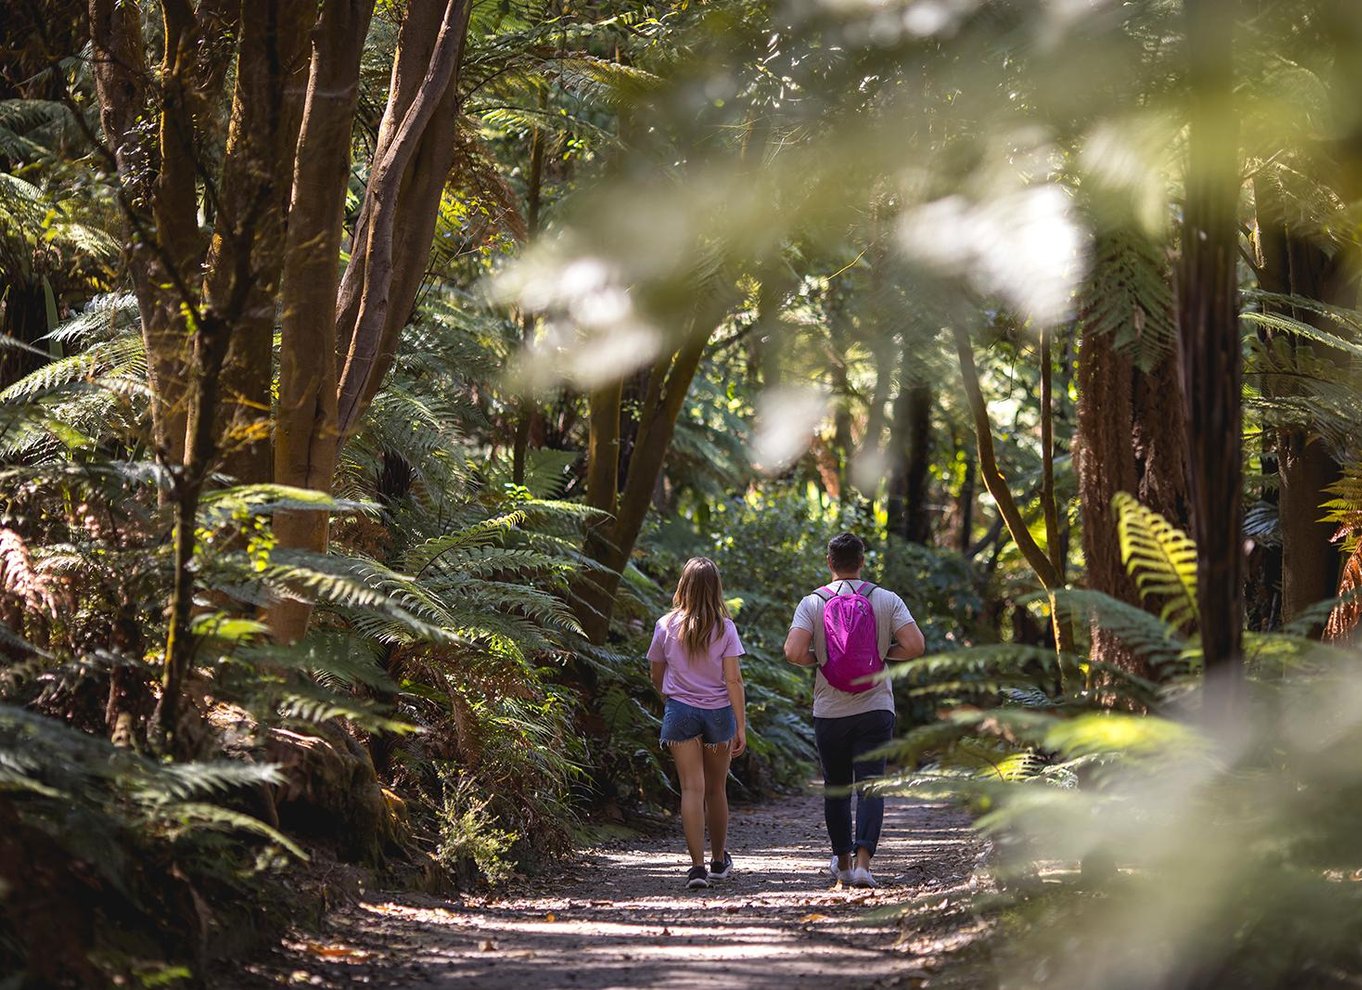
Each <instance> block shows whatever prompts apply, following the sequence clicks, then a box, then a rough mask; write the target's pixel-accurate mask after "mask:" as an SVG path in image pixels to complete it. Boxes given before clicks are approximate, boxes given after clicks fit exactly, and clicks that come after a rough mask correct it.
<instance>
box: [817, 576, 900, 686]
mask: <svg viewBox="0 0 1362 990" xmlns="http://www.w3.org/2000/svg"><path fill="white" fill-rule="evenodd" d="M874 590H875V586H874V585H873V584H871V583H870V582H869V581H862V582H860V584H859V586H857V585H852V589H851V594H849V595H839V594H837V592H835V591H833V590H832V588H831V586H828V587H823V588H819V589H818V590H817V591H815V592H814V594H815V595H817V596H818V597H819V598H821V599H823V633H824V636H825V637H826V639H827V654H828V655H827V660H826V661H825V662H824V663H823V666H822V668H821V669H822V671H823V677H824V679H825V680H827V682H828V683H829V684H831V685H832V686H833V687H835V688H836V689H837V690H839V691H847V692H849V693H851V694H860V693H861V692H862V691H869V690H870V689H871V688H873V687H874V686H875V684H876V681H875V675H876V674H878V673H879V672H880V671H882V670H884V658H883V657H882V656H880V636H879V629H878V627H877V626H876V624H875V609H874V608H873V607H872V606H871V604H870V593H871V592H872V591H874Z"/></svg>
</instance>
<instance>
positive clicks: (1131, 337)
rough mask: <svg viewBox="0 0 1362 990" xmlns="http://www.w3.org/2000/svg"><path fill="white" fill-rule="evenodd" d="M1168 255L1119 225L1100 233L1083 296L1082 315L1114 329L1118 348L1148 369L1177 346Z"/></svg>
mask: <svg viewBox="0 0 1362 990" xmlns="http://www.w3.org/2000/svg"><path fill="white" fill-rule="evenodd" d="M1167 268H1168V263H1167V259H1166V258H1165V257H1164V256H1163V254H1162V253H1161V252H1160V251H1159V249H1158V247H1157V246H1156V245H1155V244H1154V243H1153V242H1152V241H1151V240H1150V239H1149V238H1148V237H1146V236H1144V235H1143V234H1140V233H1137V232H1134V231H1121V232H1117V233H1113V234H1107V235H1105V236H1103V237H1102V238H1100V239H1099V241H1098V244H1097V246H1096V250H1095V252H1094V258H1093V270H1092V274H1091V275H1090V277H1089V281H1088V284H1087V286H1086V288H1085V289H1084V292H1083V296H1082V299H1081V302H1080V312H1081V314H1082V321H1083V324H1084V326H1085V327H1086V328H1088V329H1089V330H1091V331H1093V332H1096V333H1106V334H1111V335H1112V336H1113V338H1114V340H1115V343H1116V349H1117V351H1119V352H1120V353H1123V354H1129V355H1130V356H1131V357H1133V358H1134V360H1135V363H1136V364H1137V365H1138V366H1139V367H1140V368H1142V369H1143V370H1145V371H1148V370H1150V369H1151V368H1153V367H1154V365H1155V364H1157V363H1158V362H1159V361H1160V360H1162V359H1163V358H1164V356H1166V355H1167V354H1168V353H1169V352H1170V351H1171V350H1172V348H1173V346H1174V343H1175V342H1176V340H1177V324H1176V322H1175V320H1174V318H1173V313H1174V308H1175V307H1174V304H1173V290H1172V287H1171V284H1170V282H1169V277H1168V272H1167Z"/></svg>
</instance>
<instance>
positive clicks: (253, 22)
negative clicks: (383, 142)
mask: <svg viewBox="0 0 1362 990" xmlns="http://www.w3.org/2000/svg"><path fill="white" fill-rule="evenodd" d="M241 13H242V17H241V43H240V54H239V55H238V57H237V63H236V65H237V69H236V91H235V93H234V94H233V98H232V123H231V129H230V131H229V133H228V137H227V152H226V156H225V159H224V167H223V176H222V189H221V199H220V202H219V211H220V212H219V216H218V221H219V222H218V225H217V227H218V229H217V232H216V234H215V236H214V238H213V243H212V246H211V248H210V250H209V254H208V263H209V269H210V274H209V278H208V292H209V296H210V297H212V296H213V295H218V294H221V293H222V292H223V291H224V289H225V287H226V285H229V284H230V283H231V282H232V281H233V280H234V279H235V277H236V274H235V273H236V270H237V268H238V267H239V265H238V263H237V260H236V259H235V258H234V257H233V256H232V254H233V252H234V251H246V252H248V253H249V255H250V262H249V270H250V275H249V278H250V281H251V288H250V293H249V296H248V301H247V303H246V306H245V311H244V312H243V314H242V317H241V319H240V320H239V321H238V323H237V325H236V326H234V327H232V330H231V339H230V341H229V342H228V346H227V355H226V358H225V359H224V362H223V366H222V381H221V383H220V384H219V385H218V396H219V402H218V404H217V407H216V409H215V412H214V416H215V419H216V422H217V426H216V429H217V430H218V435H219V437H220V443H221V448H222V452H223V455H224V468H225V470H226V472H227V473H228V474H230V475H232V476H233V477H234V478H236V479H237V480H238V481H241V482H246V483H259V482H265V481H268V480H270V477H271V475H272V473H273V472H272V464H271V461H272V454H271V449H270V432H271V430H270V426H271V421H272V420H273V418H274V411H273V409H272V398H271V392H272V390H273V386H274V326H275V304H276V300H277V298H278V292H279V283H280V277H281V274H282V270H283V266H284V229H285V219H286V217H287V216H288V210H289V199H290V191H291V188H292V184H293V174H294V168H293V163H294V155H295V149H296V147H297V141H298V126H299V121H300V119H301V116H302V107H303V94H304V89H305V85H306V79H307V46H308V34H309V31H310V29H311V27H312V24H313V20H314V19H315V16H316V11H315V8H314V7H312V6H310V5H308V4H306V3H298V2H297V0H244V2H243V4H242V11H241ZM231 223H236V224H249V225H250V232H249V236H246V235H247V232H246V231H245V230H227V229H224V228H225V227H226V226H227V225H228V224H231Z"/></svg>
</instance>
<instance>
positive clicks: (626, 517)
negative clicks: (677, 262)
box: [573, 333, 709, 643]
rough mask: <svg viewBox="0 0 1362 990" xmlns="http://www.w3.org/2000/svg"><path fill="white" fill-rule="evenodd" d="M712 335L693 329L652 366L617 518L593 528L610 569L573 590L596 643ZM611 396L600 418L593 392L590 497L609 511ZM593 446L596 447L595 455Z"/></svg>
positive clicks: (589, 546) (594, 552)
mask: <svg viewBox="0 0 1362 990" xmlns="http://www.w3.org/2000/svg"><path fill="white" fill-rule="evenodd" d="M708 341H709V334H707V333H693V334H692V335H691V336H690V337H689V338H688V339H687V340H686V341H685V342H684V343H683V344H682V346H681V348H680V349H679V350H678V351H676V352H674V353H671V354H667V355H665V356H664V357H663V358H662V359H661V360H660V361H658V363H657V364H655V365H654V366H653V369H652V372H651V374H650V375H649V381H648V392H647V395H646V397H645V399H644V402H643V407H642V412H641V414H640V418H639V430H638V443H637V445H636V447H635V450H634V455H633V457H631V458H630V460H629V473H628V475H627V476H626V477H625V478H624V479H623V486H622V488H619V489H618V490H619V498H618V500H617V502H616V505H615V510H614V511H615V517H614V520H613V521H612V522H610V523H609V524H603V525H601V526H598V527H595V528H593V530H592V532H591V533H590V534H588V537H587V542H586V548H585V549H586V554H587V556H589V557H590V558H591V559H592V560H595V561H596V562H598V563H600V564H602V565H604V567H605V568H606V571H605V572H604V573H600V574H591V575H589V576H584V577H583V578H582V579H580V580H579V581H578V583H577V585H576V587H574V590H573V608H574V610H575V612H576V614H577V619H578V621H579V622H580V623H581V624H582V629H583V630H584V631H585V632H586V635H587V638H588V639H590V640H591V642H593V643H603V642H605V638H606V636H607V635H608V633H609V631H610V617H611V615H612V614H613V612H614V607H615V592H616V591H617V590H618V588H619V582H620V577H621V575H622V573H623V571H624V568H625V566H626V565H627V564H628V562H629V557H630V555H631V554H632V553H633V551H634V545H635V544H636V543H637V542H638V535H639V532H640V531H641V530H642V528H643V521H644V519H646V518H647V514H648V508H649V506H650V505H651V503H652V496H653V491H654V489H655V488H656V486H657V481H658V478H659V477H660V476H661V474H662V467H663V464H664V462H665V460H666V456H667V452H668V450H669V449H670V448H671V440H672V434H673V432H674V430H675V428H676V419H677V417H678V416H679V415H680V414H681V408H682V406H683V404H684V403H685V399H686V393H687V392H688V391H689V389H690V384H691V382H692V381H693V380H694V378H695V373H696V371H697V370H699V367H700V361H701V359H702V358H703V357H704V351H705V345H706V344H707V343H708ZM618 387H619V386H614V388H618ZM608 398H609V396H603V397H602V400H601V403H600V406H599V416H600V418H599V420H598V419H597V411H598V409H597V404H596V401H595V398H594V396H593V402H592V438H591V442H590V446H589V448H588V458H589V460H588V476H589V480H588V492H589V493H590V492H592V491H594V492H595V493H596V494H594V495H592V494H588V499H587V501H588V502H589V503H590V504H591V505H593V506H595V507H597V508H601V509H605V510H606V511H609V509H608V504H607V503H608V502H609V497H608V496H607V494H606V493H607V491H608V489H609V485H608V478H607V477H606V475H607V473H608V468H607V467H606V465H605V463H604V462H606V461H608V460H609V459H610V458H609V438H610V436H611V431H612V430H613V431H614V435H615V436H618V430H619V426H618V422H619V419H618V406H617V405H616V406H614V409H615V410H616V411H615V413H614V415H613V417H612V415H611V411H610V410H611V403H610V402H609V401H606V400H607V399H608ZM598 430H599V431H600V437H599V438H598V436H597V431H598ZM598 444H599V447H598ZM592 451H595V454H594V456H593V455H592Z"/></svg>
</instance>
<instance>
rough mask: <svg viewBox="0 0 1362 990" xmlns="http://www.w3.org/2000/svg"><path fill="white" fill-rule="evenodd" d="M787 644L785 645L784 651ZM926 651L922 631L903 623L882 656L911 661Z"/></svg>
mask: <svg viewBox="0 0 1362 990" xmlns="http://www.w3.org/2000/svg"><path fill="white" fill-rule="evenodd" d="M788 648H789V644H788V643H787V644H786V649H788ZM926 650H927V643H926V641H925V640H924V639H923V638H922V630H921V629H919V628H918V627H917V623H916V622H905V623H904V624H903V625H901V626H899V627H898V628H897V629H895V630H894V642H893V643H891V644H890V646H889V652H888V653H886V654H885V655H884V659H885V660H913V659H915V658H917V657H920V656H922V654H923V653H925V652H926Z"/></svg>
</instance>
